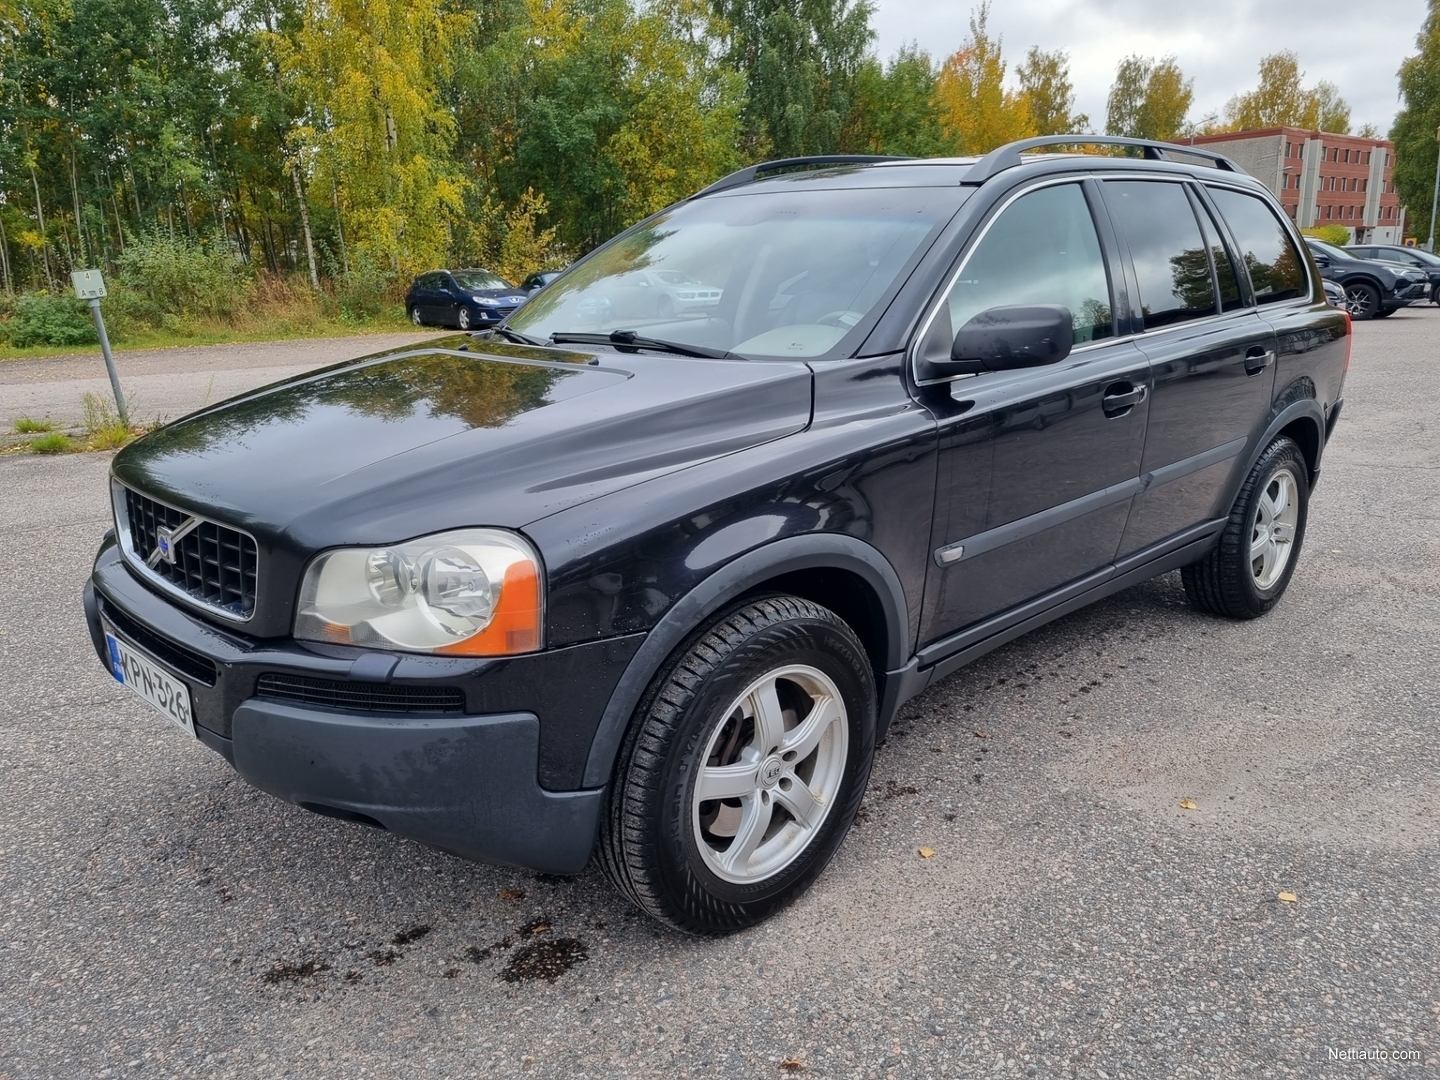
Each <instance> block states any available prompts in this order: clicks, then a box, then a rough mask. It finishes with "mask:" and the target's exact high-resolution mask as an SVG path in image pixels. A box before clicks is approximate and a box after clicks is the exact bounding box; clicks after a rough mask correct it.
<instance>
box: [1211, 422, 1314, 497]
mask: <svg viewBox="0 0 1440 1080" xmlns="http://www.w3.org/2000/svg"><path fill="white" fill-rule="evenodd" d="M1297 420H1308V421H1309V422H1310V423H1311V424H1312V425H1313V426H1314V429H1315V430H1314V437H1315V459H1314V460H1313V461H1310V462H1308V464H1309V466H1310V476H1309V477H1308V478H1307V479H1309V480H1310V481H1311V482H1312V483H1313V481H1314V479H1315V477H1316V476H1318V475H1319V473H1320V457H1321V455H1322V454H1323V453H1324V452H1325V410H1324V409H1322V408H1321V407H1320V403H1319V402H1318V401H1316V400H1315V399H1314V398H1313V397H1303V398H1300V399H1299V400H1296V401H1292V402H1291V403H1290V404H1289V405H1287V406H1285V407H1284V408H1283V409H1281V410H1280V411H1279V412H1277V413H1276V414H1275V415H1274V416H1273V417H1271V418H1270V423H1269V424H1267V425H1266V427H1265V434H1264V435H1262V436H1261V437H1260V438H1259V440H1257V442H1256V443H1255V447H1254V449H1253V450H1251V451H1250V453H1249V455H1248V456H1247V458H1246V460H1245V468H1244V469H1243V470H1241V471H1240V473H1239V475H1238V477H1237V478H1236V481H1235V490H1234V491H1232V492H1230V500H1229V501H1230V502H1232V503H1233V502H1234V501H1235V495H1236V494H1237V493H1238V491H1239V487H1240V485H1241V484H1243V483H1244V482H1245V477H1247V476H1249V475H1250V470H1251V469H1253V468H1255V463H1256V462H1257V461H1259V460H1260V455H1261V454H1263V453H1265V449H1266V447H1268V446H1269V445H1270V444H1271V443H1272V442H1274V441H1275V439H1276V437H1277V436H1278V435H1279V434H1280V432H1282V431H1284V430H1285V429H1286V428H1287V427H1289V426H1290V425H1291V424H1293V423H1294V422H1295V421H1297ZM1300 449H1301V452H1302V453H1303V452H1304V451H1305V449H1306V448H1305V447H1304V446H1302V447H1301V448H1300Z"/></svg>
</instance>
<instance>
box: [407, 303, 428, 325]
mask: <svg viewBox="0 0 1440 1080" xmlns="http://www.w3.org/2000/svg"><path fill="white" fill-rule="evenodd" d="M410 321H411V322H412V323H414V324H415V325H416V326H424V325H425V320H424V319H422V318H421V317H420V309H419V308H418V307H412V308H411V309H410Z"/></svg>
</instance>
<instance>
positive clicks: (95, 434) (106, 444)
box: [80, 394, 140, 450]
mask: <svg viewBox="0 0 1440 1080" xmlns="http://www.w3.org/2000/svg"><path fill="white" fill-rule="evenodd" d="M80 405H81V407H82V408H83V409H84V410H85V447H86V449H88V450H119V449H120V448H121V447H122V446H124V445H125V444H126V443H128V442H129V441H130V440H131V439H133V438H135V436H136V435H137V434H140V433H139V432H138V431H136V430H134V429H132V428H131V427H130V426H129V425H128V424H126V423H125V422H124V421H123V420H121V419H120V417H119V416H117V415H116V414H115V410H114V409H112V408H111V407H110V404H109V403H108V402H107V401H106V400H105V399H104V398H102V397H100V396H99V395H98V394H86V395H85V396H84V397H83V398H81V399H80Z"/></svg>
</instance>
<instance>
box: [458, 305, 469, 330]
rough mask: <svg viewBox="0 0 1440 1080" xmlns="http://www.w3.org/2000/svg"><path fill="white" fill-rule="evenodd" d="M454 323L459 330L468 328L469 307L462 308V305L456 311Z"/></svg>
mask: <svg viewBox="0 0 1440 1080" xmlns="http://www.w3.org/2000/svg"><path fill="white" fill-rule="evenodd" d="M455 325H456V326H458V327H459V328H460V329H461V330H469V329H470V309H469V308H463V307H462V308H461V309H460V311H459V313H457V314H456V316H455Z"/></svg>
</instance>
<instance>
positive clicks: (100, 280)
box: [70, 270, 130, 428]
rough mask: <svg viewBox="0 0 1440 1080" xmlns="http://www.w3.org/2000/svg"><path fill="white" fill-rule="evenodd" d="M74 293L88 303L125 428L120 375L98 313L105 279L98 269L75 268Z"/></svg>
mask: <svg viewBox="0 0 1440 1080" xmlns="http://www.w3.org/2000/svg"><path fill="white" fill-rule="evenodd" d="M70 284H72V285H74V286H75V295H76V296H78V297H79V298H80V299H81V300H84V301H85V302H86V303H88V304H89V305H90V318H91V319H92V320H94V322H95V336H96V337H98V338H99V339H100V352H101V354H102V355H103V356H104V357H105V370H106V371H107V372H109V373H110V389H111V390H113V391H115V408H116V409H118V410H119V412H120V422H121V423H122V424H124V425H125V426H126V427H127V428H128V427H129V426H130V416H129V414H128V412H127V411H126V408H125V395H124V394H123V393H122V392H121V390H120V375H119V373H118V372H117V371H116V370H115V357H114V355H113V354H112V353H111V352H110V335H109V334H107V333H105V316H104V315H102V314H100V300H101V298H102V297H103V296H104V295H105V279H104V277H102V276H101V274H100V271H99V270H75V271H72V272H71V274H70Z"/></svg>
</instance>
